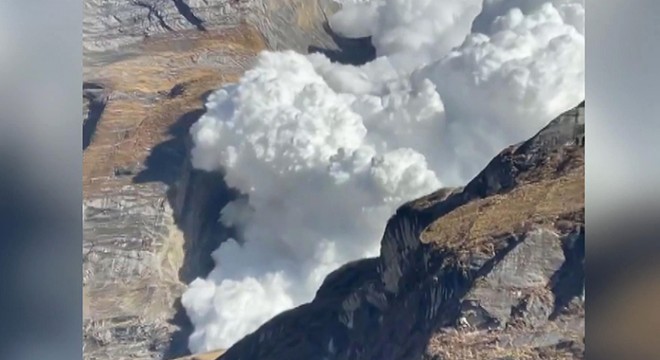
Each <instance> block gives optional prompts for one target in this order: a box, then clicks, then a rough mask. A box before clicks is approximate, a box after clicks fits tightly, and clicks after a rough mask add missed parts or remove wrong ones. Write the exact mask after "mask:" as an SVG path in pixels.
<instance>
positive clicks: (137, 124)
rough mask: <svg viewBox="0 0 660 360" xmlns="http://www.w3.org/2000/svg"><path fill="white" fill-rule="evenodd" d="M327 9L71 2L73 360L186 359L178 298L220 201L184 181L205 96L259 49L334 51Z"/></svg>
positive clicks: (214, 179)
mask: <svg viewBox="0 0 660 360" xmlns="http://www.w3.org/2000/svg"><path fill="white" fill-rule="evenodd" d="M332 6H336V4H334V3H333V2H332V1H331V0H322V1H320V2H316V1H314V2H309V1H304V0H282V1H270V0H268V1H261V0H247V1H245V0H199V1H194V0H136V1H115V0H111V1H99V0H85V1H84V24H83V50H84V54H83V61H84V81H85V83H84V84H83V119H84V120H83V137H84V138H83V150H84V153H83V195H84V203H83V212H84V225H83V226H84V228H83V233H84V243H83V272H84V284H83V302H84V314H83V318H84V357H85V358H86V359H90V360H91V359H99V360H105V359H126V358H138V359H161V358H166V359H171V358H173V357H178V356H182V355H185V354H187V353H188V349H187V341H188V336H189V333H190V324H189V323H188V322H187V319H186V317H185V314H184V312H183V310H182V309H181V307H180V303H179V300H178V299H179V297H180V295H181V293H182V292H183V290H184V289H185V286H186V284H187V283H189V282H190V281H191V280H192V279H194V278H195V277H197V276H205V275H206V273H207V272H208V271H209V269H210V267H211V266H212V260H211V257H210V253H211V251H212V250H213V249H215V248H216V247H217V246H218V245H219V243H220V242H221V241H223V239H224V238H225V237H226V233H224V232H223V229H221V228H220V227H219V226H218V224H217V221H216V220H217V216H218V214H219V210H220V208H221V207H222V205H223V201H226V200H227V199H229V198H230V197H231V196H232V193H231V192H230V191H228V190H227V189H223V188H222V187H220V186H219V184H221V183H222V182H221V181H219V180H218V177H219V175H217V174H215V175H213V174H206V173H201V172H196V171H192V169H191V167H190V164H189V163H188V160H187V157H188V152H189V148H188V147H189V144H187V143H186V141H187V137H188V133H187V130H188V127H189V125H190V124H192V123H193V122H194V121H196V120H197V118H198V117H199V116H200V115H201V114H202V113H203V102H204V98H205V95H206V94H207V93H208V92H209V91H212V90H215V89H217V88H219V87H221V86H222V85H223V84H225V83H228V82H233V81H236V79H238V77H240V75H241V74H242V73H243V72H244V71H245V70H246V69H247V68H248V67H249V66H250V63H251V61H252V59H253V58H254V57H255V55H256V54H257V53H258V52H259V51H261V50H264V49H277V50H280V49H296V50H299V51H302V52H306V51H307V50H308V49H309V47H310V46H312V45H313V46H317V47H319V48H320V49H324V48H328V49H338V48H339V47H338V45H337V44H336V39H333V36H332V35H331V34H328V33H327V32H326V29H325V28H324V27H323V22H324V19H325V15H324V12H325V11H326V10H328V9H330V8H331V7H332Z"/></svg>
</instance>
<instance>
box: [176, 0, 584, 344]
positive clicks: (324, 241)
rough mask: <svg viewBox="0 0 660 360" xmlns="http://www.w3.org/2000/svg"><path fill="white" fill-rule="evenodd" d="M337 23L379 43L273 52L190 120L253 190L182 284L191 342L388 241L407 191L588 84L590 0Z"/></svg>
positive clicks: (204, 146) (438, 177) (453, 174)
mask: <svg viewBox="0 0 660 360" xmlns="http://www.w3.org/2000/svg"><path fill="white" fill-rule="evenodd" d="M330 24H331V26H332V27H333V29H334V30H336V31H337V32H339V33H341V34H343V35H345V36H349V37H363V36H372V42H373V44H374V46H375V47H376V49H377V53H378V58H377V59H375V60H374V61H372V62H370V63H368V64H365V65H363V66H359V67H356V66H350V65H341V64H336V63H332V62H330V60H328V59H327V58H325V57H324V56H323V55H320V54H311V55H303V54H297V53H294V52H291V51H283V52H264V53H262V54H260V55H259V57H258V59H257V61H256V64H255V66H254V67H253V68H252V69H251V70H249V71H248V72H246V73H245V75H244V76H243V77H242V78H241V80H240V81H239V82H238V83H237V84H233V85H230V86H227V87H225V88H223V89H220V90H218V91H216V92H215V93H214V94H212V96H210V97H209V99H208V102H207V104H206V108H207V112H206V114H205V115H204V116H203V117H202V118H201V119H200V120H199V121H198V122H197V123H196V124H195V125H194V126H193V127H192V129H191V134H192V136H193V140H194V144H195V147H194V149H193V151H192V161H193V165H194V166H195V167H196V168H198V169H203V170H207V171H215V170H220V169H222V170H223V171H224V173H225V174H226V175H225V181H226V183H227V184H228V185H229V186H231V187H233V188H235V189H238V190H239V191H240V192H241V193H242V194H244V197H242V198H240V199H238V200H236V201H234V202H232V203H230V204H229V205H227V206H226V207H225V208H224V209H223V210H222V213H221V221H222V222H223V223H224V224H225V225H227V226H230V227H234V228H235V229H237V230H238V231H237V232H236V233H237V234H238V235H237V237H236V238H235V239H230V240H228V241H227V242H225V243H224V244H223V245H221V246H220V247H219V248H218V249H217V250H216V251H215V252H214V253H213V254H212V255H213V258H214V260H215V262H216V268H215V269H214V270H213V271H212V272H211V273H210V274H209V276H208V277H207V278H206V279H197V280H195V281H194V282H192V283H191V284H190V286H189V288H188V290H187V291H186V292H185V293H184V295H183V299H182V302H183V305H184V307H185V308H186V311H187V313H188V315H189V317H190V318H191V320H192V322H193V324H194V326H195V331H194V333H193V335H192V336H191V338H190V342H189V347H190V349H191V351H193V352H202V351H206V350H212V349H217V348H227V347H229V346H230V345H232V344H233V343H234V342H236V341H237V340H239V339H240V338H241V337H243V336H245V335H246V334H248V333H250V332H252V331H254V330H256V329H257V328H258V326H260V325H261V324H263V323H264V322H265V321H267V320H268V319H270V318H271V317H273V316H274V315H276V314H278V313H280V312H281V311H284V310H286V309H289V308H292V307H293V306H296V305H299V304H301V303H304V302H307V301H310V300H311V299H312V298H313V296H314V293H315V291H316V290H317V289H318V286H319V285H320V283H321V281H322V280H323V278H324V277H325V276H326V275H327V274H328V273H329V272H331V271H332V270H334V269H336V268H337V267H339V266H340V265H342V264H344V263H346V262H348V261H352V260H355V259H357V258H362V257H365V256H373V255H376V254H378V250H379V240H380V237H381V235H382V232H383V230H384V226H385V223H386V221H387V219H388V218H389V217H390V216H391V215H392V214H393V212H394V211H395V210H396V208H397V207H398V206H400V205H401V204H402V203H403V202H405V201H408V200H411V199H414V198H416V197H419V196H422V195H424V194H427V193H429V192H432V191H434V190H437V189H438V188H440V187H442V186H454V185H460V184H463V183H465V182H466V181H468V180H469V179H470V178H471V177H473V176H474V175H475V174H476V172H478V171H479V170H480V169H481V168H483V166H484V165H485V164H486V163H487V162H488V161H489V160H490V158H492V156H494V155H495V154H496V153H497V152H498V151H499V150H501V149H502V148H503V147H504V146H507V145H509V144H511V143H514V142H518V141H521V140H523V139H525V138H526V137H528V136H530V135H532V134H533V133H534V132H535V131H537V130H539V129H540V128H541V127H542V126H543V125H545V124H546V123H547V122H548V121H550V120H551V119H552V118H553V117H555V116H557V115H559V114H560V113H561V112H563V111H564V110H566V109H568V108H569V107H571V106H573V105H576V104H577V103H578V102H579V101H581V100H582V99H583V97H584V5H583V2H582V1H570V0H563V1H561V0H555V1H552V2H542V1H536V0H530V1H515V0H484V1H483V3H481V1H477V0H469V1H457V0H456V1H455V0H408V1H404V0H372V1H370V2H364V3H357V2H356V3H345V4H344V5H343V8H342V10H340V11H339V12H338V13H336V14H335V15H333V16H332V17H331V18H330Z"/></svg>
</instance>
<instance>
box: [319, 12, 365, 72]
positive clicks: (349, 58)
mask: <svg viewBox="0 0 660 360" xmlns="http://www.w3.org/2000/svg"><path fill="white" fill-rule="evenodd" d="M323 29H324V30H325V32H326V34H328V35H329V36H330V37H331V38H332V41H334V43H335V44H337V47H338V49H328V48H322V47H318V46H313V45H310V46H309V47H308V48H307V51H308V52H309V53H310V54H311V53H321V54H324V55H325V56H327V57H328V58H329V59H330V60H331V61H332V62H338V63H340V64H347V65H364V64H366V63H368V62H369V61H372V60H373V59H375V58H376V48H374V46H373V45H372V44H371V38H370V37H365V38H359V39H349V38H345V37H342V36H340V35H338V34H336V33H335V32H334V31H333V30H332V29H331V28H330V25H328V23H327V22H325V23H324V24H323Z"/></svg>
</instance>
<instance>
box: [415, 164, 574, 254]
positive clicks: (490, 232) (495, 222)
mask: <svg viewBox="0 0 660 360" xmlns="http://www.w3.org/2000/svg"><path fill="white" fill-rule="evenodd" d="M583 171H584V168H583V167H579V168H577V169H574V170H573V171H571V173H570V174H568V175H566V176H563V177H560V178H556V179H551V180H543V181H539V182H534V183H529V184H525V185H521V186H519V187H517V188H515V189H514V190H512V191H511V192H509V193H506V194H503V195H494V196H491V197H488V198H486V199H481V200H477V201H473V202H470V203H468V204H465V205H463V206H460V207H458V208H456V209H455V210H453V211H451V212H450V213H448V214H446V215H444V216H443V217H441V218H440V219H438V220H437V221H436V222H435V223H433V224H431V225H430V226H429V227H428V228H427V229H426V230H425V231H424V233H423V234H422V236H421V239H422V242H424V243H429V244H433V245H435V246H437V247H439V248H446V249H451V250H458V251H460V250H470V251H471V250H474V249H480V250H482V251H489V252H490V251H492V249H490V250H489V247H492V246H489V245H490V244H489V240H492V239H493V238H494V237H497V236H499V235H504V234H507V233H514V232H516V231H517V230H519V229H520V228H522V227H524V226H526V225H529V224H534V223H547V222H554V221H555V220H556V219H557V218H559V217H560V216H562V215H565V214H571V213H575V212H579V211H580V210H581V209H584V174H583Z"/></svg>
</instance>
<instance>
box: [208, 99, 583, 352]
mask: <svg viewBox="0 0 660 360" xmlns="http://www.w3.org/2000/svg"><path fill="white" fill-rule="evenodd" d="M584 250H585V243H584V103H582V104H580V105H579V106H578V107H576V108H575V109H572V110H570V111H568V112H566V113H565V114H563V115H561V116H560V117H558V118H557V119H555V120H554V121H552V122H551V123H550V124H549V125H548V126H547V127H546V128H544V129H543V130H541V131H540V132H539V133H538V134H537V135H536V136H534V137H532V138H531V139H529V140H528V141H526V142H523V143H521V144H517V145H513V146H511V147H509V148H507V149H505V150H503V151H502V152H501V153H500V154H499V155H498V156H497V157H495V158H494V159H493V160H492V161H491V162H490V163H489V164H488V166H487V167H486V168H485V169H484V170H483V171H482V172H481V173H480V174H479V175H478V176H477V177H475V178H474V179H473V180H472V181H471V182H470V183H468V184H467V185H466V186H465V187H463V188H457V189H442V190H439V191H437V192H436V193H433V194H430V195H428V196H426V197H424V198H422V199H418V200H415V201H412V202H410V203H409V204H406V205H405V206H403V207H401V208H400V209H399V210H398V211H397V213H396V214H395V215H394V216H393V217H392V218H391V219H390V221H389V222H388V224H387V227H386V230H385V234H384V236H383V239H382V242H381V253H380V256H379V257H378V258H373V259H365V260H360V261H357V262H354V263H351V264H348V265H346V266H344V267H343V268H341V269H338V270H336V271H335V272H334V273H332V274H330V275H329V276H328V277H327V278H326V280H325V282H324V283H323V285H322V286H321V288H320V289H319V290H318V292H317V294H316V297H315V299H314V300H313V301H312V302H311V303H309V304H305V305H302V306H300V307H298V308H295V309H293V310H290V311H287V312H285V313H283V314H281V315H279V316H277V317H275V318H274V319H272V320H271V321H269V322H268V323H266V324H265V325H263V326H262V327H261V328H259V329H258V330H257V331H255V332H254V333H252V334H251V335H248V336H246V337H245V338H243V339H242V340H241V341H239V342H238V343H237V344H235V345H234V346H232V347H231V348H229V349H228V350H227V351H226V352H225V353H224V354H223V355H222V356H220V357H219V358H218V359H221V360H232V359H242V360H245V359H260V360H262V359H379V360H380V359H385V360H386V359H427V360H431V359H433V360H440V359H465V360H468V359H581V358H584Z"/></svg>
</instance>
